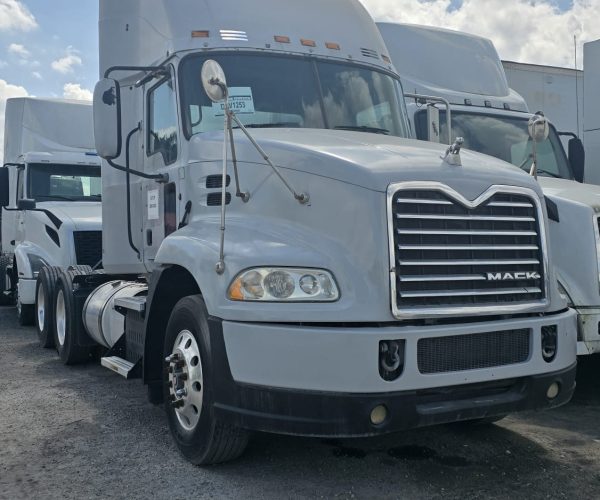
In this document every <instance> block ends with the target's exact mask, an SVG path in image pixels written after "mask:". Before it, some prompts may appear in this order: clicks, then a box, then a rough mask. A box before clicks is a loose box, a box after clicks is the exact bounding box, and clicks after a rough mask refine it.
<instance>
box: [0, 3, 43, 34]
mask: <svg viewBox="0 0 600 500" xmlns="http://www.w3.org/2000/svg"><path fill="white" fill-rule="evenodd" d="M37 26H38V24H37V21H36V20H35V17H34V16H33V14H32V13H31V12H30V11H29V9H28V8H27V7H26V6H25V5H23V3H22V2H20V1H19V0H0V31H8V30H15V31H16V30H18V31H31V30H33V29H35V28H37Z"/></svg>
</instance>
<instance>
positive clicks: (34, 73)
mask: <svg viewBox="0 0 600 500" xmlns="http://www.w3.org/2000/svg"><path fill="white" fill-rule="evenodd" d="M31 75H32V76H33V77H34V78H36V79H38V80H43V79H44V77H43V76H42V74H41V73H40V72H39V71H33V72H32V73H31Z"/></svg>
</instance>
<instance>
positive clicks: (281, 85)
mask: <svg viewBox="0 0 600 500" xmlns="http://www.w3.org/2000/svg"><path fill="white" fill-rule="evenodd" d="M211 58H214V59H215V60H216V61H218V62H219V63H220V64H221V65H222V66H223V69H224V71H225V74H226V75H227V84H228V86H229V93H230V103H231V109H232V110H233V111H235V112H236V114H237V116H238V117H239V119H240V121H241V122H242V123H243V124H244V125H245V126H247V127H252V128H275V127H297V128H318V129H323V128H329V129H338V130H357V131H361V132H374V133H381V134H386V135H394V136H399V137H408V136H409V132H408V131H409V128H408V122H407V120H406V116H407V115H406V110H405V107H404V101H403V99H402V98H401V96H402V90H401V87H400V83H399V82H398V81H397V80H396V79H394V78H392V77H391V76H389V75H387V74H385V73H383V72H379V71H375V70H372V69H368V68H364V67H361V66H358V65H351V64H338V63H330V62H321V61H317V60H314V59H306V58H297V57H275V56H265V55H249V54H221V55H216V56H215V55H214V54H211ZM206 59H208V56H191V57H188V58H187V59H185V60H184V61H183V63H182V65H181V69H180V78H181V87H182V96H183V97H182V100H183V115H184V119H183V121H184V128H185V133H186V136H187V137H188V138H189V137H190V136H192V135H193V134H198V133H201V132H208V131H214V130H222V129H223V116H224V113H223V106H222V104H221V103H217V104H213V103H212V102H211V101H210V100H209V99H208V97H207V96H206V94H205V93H204V90H203V89H202V85H201V83H200V72H201V69H202V65H203V63H204V61H205V60H206Z"/></svg>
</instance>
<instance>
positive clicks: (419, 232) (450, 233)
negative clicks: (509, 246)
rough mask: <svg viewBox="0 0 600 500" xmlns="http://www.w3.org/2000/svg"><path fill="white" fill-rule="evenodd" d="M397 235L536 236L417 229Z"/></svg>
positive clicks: (519, 233)
mask: <svg viewBox="0 0 600 500" xmlns="http://www.w3.org/2000/svg"><path fill="white" fill-rule="evenodd" d="M396 232H397V233H398V234H413V235H418V234H431V235H439V236H537V233H536V232H534V231H436V230H428V229H424V230H417V229H398V230H396Z"/></svg>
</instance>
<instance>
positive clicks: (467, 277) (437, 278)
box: [400, 274, 486, 283]
mask: <svg viewBox="0 0 600 500" xmlns="http://www.w3.org/2000/svg"><path fill="white" fill-rule="evenodd" d="M478 280H479V281H486V277H485V276H483V275H482V274H466V275H456V274H450V275H447V276H400V281H407V282H413V283H414V282H421V281H431V282H436V281H478Z"/></svg>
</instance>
